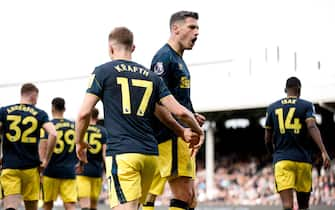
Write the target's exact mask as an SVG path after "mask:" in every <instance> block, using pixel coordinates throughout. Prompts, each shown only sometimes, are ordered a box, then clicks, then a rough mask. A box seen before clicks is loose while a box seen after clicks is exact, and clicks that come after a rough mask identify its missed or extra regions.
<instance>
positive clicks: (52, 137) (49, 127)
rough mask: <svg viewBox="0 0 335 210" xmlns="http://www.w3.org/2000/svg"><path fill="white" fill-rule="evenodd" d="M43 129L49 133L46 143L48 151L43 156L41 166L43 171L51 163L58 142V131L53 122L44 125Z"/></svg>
mask: <svg viewBox="0 0 335 210" xmlns="http://www.w3.org/2000/svg"><path fill="white" fill-rule="evenodd" d="M43 129H44V130H45V131H46V132H47V133H48V140H47V142H46V149H45V150H46V151H45V152H44V154H43V155H44V157H43V161H42V165H41V168H42V169H43V168H45V167H46V166H47V164H48V163H49V161H50V159H51V155H52V153H53V151H54V148H55V145H56V141H57V131H56V128H55V126H54V124H53V123H52V122H46V123H44V124H43Z"/></svg>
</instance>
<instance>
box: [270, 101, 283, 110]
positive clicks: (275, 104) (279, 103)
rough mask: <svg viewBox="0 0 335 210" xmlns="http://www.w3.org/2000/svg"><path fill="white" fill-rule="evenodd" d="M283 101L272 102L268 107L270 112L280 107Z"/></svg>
mask: <svg viewBox="0 0 335 210" xmlns="http://www.w3.org/2000/svg"><path fill="white" fill-rule="evenodd" d="M282 100H283V99H278V100H276V101H274V102H272V103H271V104H270V105H269V106H268V110H272V109H275V108H276V107H278V106H280V105H281V101H282Z"/></svg>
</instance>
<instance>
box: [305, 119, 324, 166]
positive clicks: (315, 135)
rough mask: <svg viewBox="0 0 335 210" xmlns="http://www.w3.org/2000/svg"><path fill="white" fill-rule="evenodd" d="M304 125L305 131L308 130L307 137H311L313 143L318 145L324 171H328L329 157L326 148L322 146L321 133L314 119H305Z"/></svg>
mask: <svg viewBox="0 0 335 210" xmlns="http://www.w3.org/2000/svg"><path fill="white" fill-rule="evenodd" d="M306 124H307V129H308V133H309V135H310V136H311V137H312V139H313V141H314V142H315V143H316V144H317V145H318V147H319V149H320V150H321V153H322V159H323V165H324V167H325V168H326V169H328V168H329V167H330V157H329V155H328V152H327V150H326V147H325V146H324V144H323V141H322V137H321V133H320V130H319V128H318V127H317V125H316V123H315V119H314V118H307V119H306Z"/></svg>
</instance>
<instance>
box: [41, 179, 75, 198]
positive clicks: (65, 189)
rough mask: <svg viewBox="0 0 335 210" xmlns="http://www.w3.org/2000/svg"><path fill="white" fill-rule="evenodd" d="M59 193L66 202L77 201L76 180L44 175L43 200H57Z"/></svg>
mask: <svg viewBox="0 0 335 210" xmlns="http://www.w3.org/2000/svg"><path fill="white" fill-rule="evenodd" d="M58 195H60V196H61V198H62V200H63V202H64V203H72V202H77V184H76V180H75V179H59V178H52V177H48V176H43V201H44V202H50V201H55V200H57V197H58Z"/></svg>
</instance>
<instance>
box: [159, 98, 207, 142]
mask: <svg viewBox="0 0 335 210" xmlns="http://www.w3.org/2000/svg"><path fill="white" fill-rule="evenodd" d="M160 102H161V103H162V105H164V107H166V108H167V109H168V111H170V112H171V113H172V114H173V115H174V116H176V117H177V118H178V119H180V120H181V121H183V122H184V123H186V124H187V125H188V126H189V127H190V128H191V129H192V131H194V132H196V133H197V134H198V135H199V136H200V142H199V143H198V144H197V145H194V146H195V147H200V146H201V145H202V144H203V140H204V132H203V130H202V129H201V127H200V125H199V123H198V122H197V120H196V119H195V117H194V115H193V113H192V112H190V111H189V110H188V109H186V108H185V107H184V106H182V105H181V104H180V103H179V102H178V101H177V100H176V99H175V98H174V97H173V96H172V95H167V96H165V97H163V98H161V100H160ZM191 146H192V145H191Z"/></svg>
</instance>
